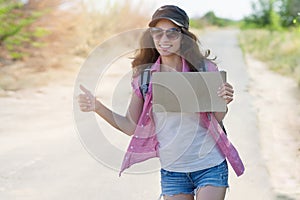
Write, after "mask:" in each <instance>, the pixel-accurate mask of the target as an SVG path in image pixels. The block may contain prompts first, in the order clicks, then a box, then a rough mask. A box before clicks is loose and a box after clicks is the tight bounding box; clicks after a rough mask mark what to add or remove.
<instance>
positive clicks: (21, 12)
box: [0, 0, 47, 60]
mask: <svg viewBox="0 0 300 200" xmlns="http://www.w3.org/2000/svg"><path fill="white" fill-rule="evenodd" d="M42 15H43V13H42V12H36V11H34V10H30V9H28V8H26V7H25V4H23V3H22V2H21V1H18V0H0V22H1V23H0V45H1V47H2V48H4V50H6V51H8V55H0V56H1V57H8V58H10V59H13V60H15V59H22V58H23V57H24V56H26V55H27V53H26V51H24V48H29V47H33V45H32V44H34V43H32V42H33V41H35V39H36V38H38V37H42V36H43V35H45V34H47V31H46V30H43V29H42V28H32V27H30V25H31V24H33V23H34V22H35V21H36V20H37V19H38V18H39V17H40V16H42Z"/></svg>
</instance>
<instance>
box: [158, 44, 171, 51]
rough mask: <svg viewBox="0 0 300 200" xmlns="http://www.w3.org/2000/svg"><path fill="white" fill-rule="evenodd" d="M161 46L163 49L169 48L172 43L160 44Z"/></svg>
mask: <svg viewBox="0 0 300 200" xmlns="http://www.w3.org/2000/svg"><path fill="white" fill-rule="evenodd" d="M159 47H160V48H161V49H163V50H167V49H169V48H171V47H172V45H170V44H159Z"/></svg>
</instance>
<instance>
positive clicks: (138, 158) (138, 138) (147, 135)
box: [119, 58, 244, 176]
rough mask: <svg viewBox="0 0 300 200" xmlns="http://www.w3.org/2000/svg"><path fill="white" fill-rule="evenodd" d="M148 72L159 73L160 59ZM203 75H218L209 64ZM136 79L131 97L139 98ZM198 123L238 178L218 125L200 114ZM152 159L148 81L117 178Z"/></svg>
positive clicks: (237, 164) (239, 166) (236, 160)
mask: <svg viewBox="0 0 300 200" xmlns="http://www.w3.org/2000/svg"><path fill="white" fill-rule="evenodd" d="M182 63H183V66H182V72H188V71H189V68H188V66H187V64H186V62H185V60H184V59H182ZM150 71H151V73H152V72H159V71H160V58H158V59H157V61H156V63H155V64H153V65H152V67H151V69H150ZM207 71H218V69H217V67H216V66H215V65H214V64H213V63H211V62H209V63H208V65H207ZM139 79H140V76H137V77H134V78H133V80H132V87H133V91H134V92H135V94H136V95H138V96H139V97H140V98H143V97H142V94H141V92H140V88H139ZM200 119H201V121H202V122H203V125H204V126H205V127H206V128H208V130H209V132H210V134H212V135H213V137H214V139H215V140H216V142H217V144H218V146H219V148H220V150H221V152H222V153H223V154H224V156H225V157H227V159H228V161H229V162H230V164H231V165H232V167H233V169H234V170H235V172H236V174H237V175H238V176H239V175H241V174H243V171H244V166H243V163H242V161H241V159H240V157H239V155H238V153H237V151H236V150H235V148H234V147H233V145H232V144H231V143H230V141H229V140H228V139H227V137H226V135H225V133H224V132H223V130H222V128H221V127H220V125H219V123H218V122H217V121H216V119H215V117H214V115H213V114H211V113H200ZM216 130H217V132H216ZM154 157H159V154H158V141H157V137H156V132H155V123H154V118H153V116H152V83H151V80H150V84H149V88H148V92H147V94H146V97H145V100H144V105H143V111H142V113H141V116H140V118H139V120H138V124H137V127H136V129H135V131H134V134H133V136H132V138H131V141H130V143H129V146H128V149H127V152H126V154H125V156H124V160H123V163H122V166H121V170H120V174H119V175H120V176H121V173H122V172H123V171H124V170H125V169H127V168H129V167H130V166H131V165H133V164H135V163H139V162H142V161H145V160H148V159H150V158H154Z"/></svg>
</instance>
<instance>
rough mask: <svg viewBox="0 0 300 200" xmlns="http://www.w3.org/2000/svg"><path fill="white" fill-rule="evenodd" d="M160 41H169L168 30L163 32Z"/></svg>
mask: <svg viewBox="0 0 300 200" xmlns="http://www.w3.org/2000/svg"><path fill="white" fill-rule="evenodd" d="M160 41H169V38H168V37H167V34H166V31H164V32H163V35H162V37H161V39H160Z"/></svg>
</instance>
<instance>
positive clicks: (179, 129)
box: [78, 5, 233, 200]
mask: <svg viewBox="0 0 300 200" xmlns="http://www.w3.org/2000/svg"><path fill="white" fill-rule="evenodd" d="M207 56H208V55H202V54H201V52H200V50H199V46H198V43H197V38H196V36H195V35H194V34H192V33H191V32H190V31H189V18H188V16H187V14H186V13H185V11H183V10H182V9H180V8H179V7H177V6H173V5H166V6H162V7H161V8H159V9H158V10H157V11H156V12H155V13H154V14H153V16H152V20H151V22H150V23H149V29H147V31H145V33H144V35H143V36H142V38H141V49H140V50H139V51H138V52H137V55H136V56H135V58H134V60H133V62H132V67H133V70H134V74H133V81H132V86H133V94H132V97H131V101H130V104H129V106H128V110H127V113H126V115H125V116H121V115H119V114H117V113H114V112H113V111H111V110H110V109H108V108H107V107H105V106H104V105H103V104H102V103H101V102H100V101H99V100H97V99H96V98H95V97H94V96H93V95H92V94H91V92H90V91H88V90H87V89H86V88H84V87H82V86H81V89H82V91H83V92H84V93H83V94H80V95H79V100H78V101H79V105H80V109H81V110H82V111H83V112H91V111H94V112H96V113H97V114H98V115H99V116H101V117H102V118H103V119H105V120H106V121H107V122H108V123H110V124H111V125H112V126H113V127H115V128H117V129H118V130H120V131H122V132H124V133H125V134H127V135H129V136H132V139H131V142H130V144H129V147H128V150H127V152H126V155H125V157H124V161H123V165H122V169H121V172H122V171H124V170H125V169H126V168H128V167H130V166H131V165H132V164H134V163H138V162H142V161H144V160H147V159H149V158H153V157H159V158H160V162H161V167H162V168H161V188H162V196H163V197H164V199H168V200H176V199H180V200H192V199H194V196H196V199H197V200H199V199H201V200H205V199H210V200H212V199H213V200H221V199H224V197H225V193H226V188H227V187H228V167H227V162H226V160H225V157H224V155H223V154H222V152H221V151H220V149H219V148H218V146H217V145H216V142H215V140H214V139H213V137H212V136H211V135H210V134H208V131H207V130H208V127H207V126H206V125H205V123H203V122H202V121H201V120H200V119H203V117H200V118H199V113H153V112H152V110H151V107H152V87H151V82H150V85H149V88H148V92H147V93H146V96H143V95H142V93H141V89H140V79H141V73H142V72H143V69H144V68H146V67H147V66H149V63H152V64H151V65H150V66H151V68H150V71H151V73H152V72H169V71H178V72H187V71H195V72H196V71H205V70H207V69H208V70H209V71H217V68H216V66H215V65H214V64H213V62H211V61H210V60H209V59H208V58H207ZM153 63H154V64H153ZM141 66H142V67H141ZM205 66H208V68H207V69H206V68H205ZM218 95H219V96H220V97H222V98H223V99H224V101H226V103H227V104H229V103H230V102H231V101H232V100H233V88H232V86H231V85H230V84H228V83H224V84H223V85H221V86H220V89H219V91H218ZM202 114H203V113H202ZM225 115H226V112H215V113H213V115H212V116H213V118H214V119H216V120H217V121H218V122H221V121H222V120H223V119H224V117H225ZM202 116H203V115H202ZM204 116H206V115H204ZM204 121H205V120H204Z"/></svg>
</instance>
